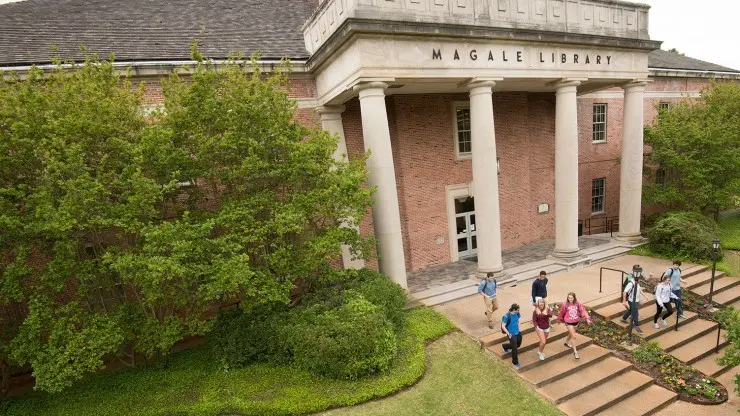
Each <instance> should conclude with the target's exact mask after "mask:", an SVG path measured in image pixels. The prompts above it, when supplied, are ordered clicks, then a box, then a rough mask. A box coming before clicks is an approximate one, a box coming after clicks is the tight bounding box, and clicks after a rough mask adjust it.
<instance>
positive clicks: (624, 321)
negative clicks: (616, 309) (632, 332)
mask: <svg viewBox="0 0 740 416" xmlns="http://www.w3.org/2000/svg"><path fill="white" fill-rule="evenodd" d="M619 322H621V323H623V324H626V323H627V320H626V319H621V318H620V319H619Z"/></svg>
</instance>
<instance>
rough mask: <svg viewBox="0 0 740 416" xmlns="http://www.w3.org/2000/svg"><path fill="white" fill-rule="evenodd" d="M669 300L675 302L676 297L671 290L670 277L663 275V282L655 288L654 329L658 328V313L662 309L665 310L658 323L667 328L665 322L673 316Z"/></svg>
mask: <svg viewBox="0 0 740 416" xmlns="http://www.w3.org/2000/svg"><path fill="white" fill-rule="evenodd" d="M671 299H676V300H677V299H678V296H676V294H675V293H673V291H672V290H671V277H670V276H666V275H663V282H662V283H661V284H659V285H658V286H656V287H655V306H656V307H657V311H656V312H655V316H654V317H653V327H654V328H655V329H658V328H660V327H659V326H658V318H659V317H660V313H661V312H663V308H665V310H666V311H665V313H664V314H663V317H662V318H661V319H660V322H661V323H662V324H663V326H664V327H665V326H668V324H667V323H666V321H665V320H666V318H668V317H669V316H671V315H673V307H671Z"/></svg>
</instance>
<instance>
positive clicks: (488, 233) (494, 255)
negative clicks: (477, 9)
mask: <svg viewBox="0 0 740 416" xmlns="http://www.w3.org/2000/svg"><path fill="white" fill-rule="evenodd" d="M494 85H496V83H495V82H494V81H475V82H472V83H470V84H468V87H469V88H470V140H471V147H472V149H471V150H472V152H471V153H472V156H473V192H474V194H475V223H476V233H477V237H476V241H477V243H478V275H479V276H481V275H483V276H485V274H486V273H488V272H494V273H500V272H502V271H503V270H504V266H503V262H502V261H501V212H500V207H499V196H498V169H497V168H496V133H495V130H494V124H493V96H492V95H493V91H492V88H493V86H494Z"/></svg>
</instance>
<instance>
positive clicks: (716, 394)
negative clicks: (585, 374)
mask: <svg viewBox="0 0 740 416" xmlns="http://www.w3.org/2000/svg"><path fill="white" fill-rule="evenodd" d="M592 318H593V319H594V323H593V325H589V326H581V327H580V328H579V331H578V332H580V333H582V334H583V335H585V336H587V337H589V338H591V339H592V340H593V342H594V343H595V344H597V345H599V346H601V347H603V348H607V349H609V350H612V351H613V352H614V354H615V355H616V356H617V357H619V358H621V359H623V360H625V361H627V362H630V363H632V364H633V365H634V366H635V368H636V369H637V370H639V371H640V372H642V373H644V374H646V375H648V376H650V377H652V378H654V379H655V382H656V383H657V384H658V385H659V386H661V387H664V388H666V389H668V390H671V391H673V392H675V393H677V394H678V398H679V400H683V401H686V402H690V403H696V404H703V405H716V404H721V403H724V402H726V401H727V399H728V397H729V396H728V393H727V389H726V388H725V387H724V386H723V385H722V384H720V383H719V382H717V381H716V380H714V379H713V378H711V377H708V376H706V375H704V374H702V373H701V372H699V371H698V370H696V369H695V368H693V367H690V366H688V365H686V364H683V363H681V362H680V361H678V360H676V359H675V358H674V357H673V356H671V355H670V354H665V353H663V354H661V355H660V362H659V363H655V362H647V363H644V362H640V361H638V360H637V359H636V358H635V355H634V354H633V352H632V351H630V350H629V349H627V347H626V346H627V345H628V344H629V336H628V334H627V331H625V330H624V328H622V327H620V326H619V325H617V324H615V323H613V322H611V321H606V320H603V319H601V318H600V317H598V316H593V315H592ZM632 343H633V344H634V345H635V346H638V345H643V344H645V341H644V340H643V339H642V338H640V337H638V336H637V335H634V334H632Z"/></svg>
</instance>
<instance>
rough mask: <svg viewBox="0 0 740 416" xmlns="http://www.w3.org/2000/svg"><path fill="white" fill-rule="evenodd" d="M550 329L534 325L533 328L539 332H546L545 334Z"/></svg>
mask: <svg viewBox="0 0 740 416" xmlns="http://www.w3.org/2000/svg"><path fill="white" fill-rule="evenodd" d="M551 329H552V328H545V329H542V328H538V327H534V330H535V331H540V332H544V333H546V334H549V333H550V330H551Z"/></svg>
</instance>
